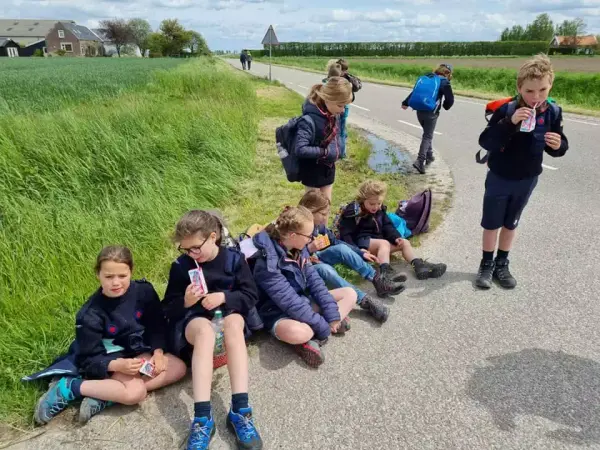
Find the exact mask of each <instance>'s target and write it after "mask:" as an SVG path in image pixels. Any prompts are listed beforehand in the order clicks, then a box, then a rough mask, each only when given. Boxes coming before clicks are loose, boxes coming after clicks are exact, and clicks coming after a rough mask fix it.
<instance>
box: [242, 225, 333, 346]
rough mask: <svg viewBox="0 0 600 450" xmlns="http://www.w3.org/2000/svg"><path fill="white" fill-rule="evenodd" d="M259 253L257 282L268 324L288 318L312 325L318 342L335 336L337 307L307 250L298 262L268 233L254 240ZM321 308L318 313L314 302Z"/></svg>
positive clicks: (258, 235) (261, 311)
mask: <svg viewBox="0 0 600 450" xmlns="http://www.w3.org/2000/svg"><path fill="white" fill-rule="evenodd" d="M252 240H253V243H254V245H255V246H256V248H257V249H258V250H259V254H258V256H257V258H256V262H255V264H254V279H255V280H256V284H257V286H258V290H259V297H260V300H259V306H258V312H259V314H260V315H261V317H263V320H265V322H267V321H270V319H273V318H276V317H281V316H288V317H290V318H291V319H294V320H297V321H298V322H303V323H306V324H307V325H309V326H310V327H311V328H312V330H313V332H314V333H315V337H316V338H317V339H325V338H326V337H328V336H329V334H330V333H331V331H330V328H329V324H330V323H331V322H334V321H336V320H340V313H339V310H338V307H337V304H336V302H335V300H334V299H333V297H332V296H331V294H330V293H329V291H328V290H327V287H326V286H325V283H324V282H323V280H322V279H321V277H320V276H319V274H318V273H317V272H316V271H315V269H314V267H313V266H312V264H311V262H310V255H309V254H308V250H307V249H306V248H304V249H303V250H302V252H301V253H300V257H299V259H298V260H297V261H295V260H293V259H291V258H290V257H289V256H288V255H287V252H286V250H285V249H284V248H283V247H282V246H281V245H280V244H279V243H278V242H276V241H274V240H272V239H271V237H270V236H269V235H268V234H267V233H266V232H265V231H261V232H260V233H258V234H256V235H255V236H254V237H253V238H252ZM309 296H310V298H312V300H313V301H314V302H315V303H317V304H318V305H319V307H320V308H321V314H319V313H317V312H315V311H314V310H313V308H312V306H311V300H310V298H309Z"/></svg>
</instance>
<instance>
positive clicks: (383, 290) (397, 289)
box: [372, 272, 404, 298]
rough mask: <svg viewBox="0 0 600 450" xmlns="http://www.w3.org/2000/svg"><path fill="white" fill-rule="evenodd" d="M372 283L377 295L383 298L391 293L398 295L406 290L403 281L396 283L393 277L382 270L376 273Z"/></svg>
mask: <svg viewBox="0 0 600 450" xmlns="http://www.w3.org/2000/svg"><path fill="white" fill-rule="evenodd" d="M372 283H373V286H375V291H376V292H377V295H378V296H379V297H381V298H385V297H388V296H390V295H398V294H400V293H401V292H402V291H403V290H404V285H403V284H402V283H395V282H394V281H393V279H391V278H389V277H388V276H386V275H385V274H383V273H381V272H378V273H377V274H376V275H375V277H374V278H373V281H372Z"/></svg>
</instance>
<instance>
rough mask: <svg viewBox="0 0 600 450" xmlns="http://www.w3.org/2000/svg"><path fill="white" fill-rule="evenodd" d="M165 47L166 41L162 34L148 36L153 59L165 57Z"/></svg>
mask: <svg viewBox="0 0 600 450" xmlns="http://www.w3.org/2000/svg"><path fill="white" fill-rule="evenodd" d="M165 45H166V41H165V37H164V36H163V34H162V33H159V32H156V33H150V34H149V35H148V50H150V57H151V58H156V57H160V56H163V49H164V47H165Z"/></svg>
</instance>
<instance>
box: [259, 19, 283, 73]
mask: <svg viewBox="0 0 600 450" xmlns="http://www.w3.org/2000/svg"><path fill="white" fill-rule="evenodd" d="M262 45H263V46H266V45H268V46H269V81H272V78H271V66H272V62H271V59H272V57H273V45H279V41H278V40H277V36H276V35H275V30H274V29H273V25H270V26H269V29H268V30H267V34H265V37H264V38H263V40H262ZM263 48H265V47H263Z"/></svg>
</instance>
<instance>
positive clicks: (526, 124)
mask: <svg viewBox="0 0 600 450" xmlns="http://www.w3.org/2000/svg"><path fill="white" fill-rule="evenodd" d="M537 107H538V104H537V103H536V104H535V106H534V107H533V109H532V110H533V114H532V115H531V116H529V117H528V118H527V119H525V120H524V121H523V122H521V131H523V132H524V133H530V132H532V131H533V130H534V129H535V119H536V117H535V109H536V108H537Z"/></svg>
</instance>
